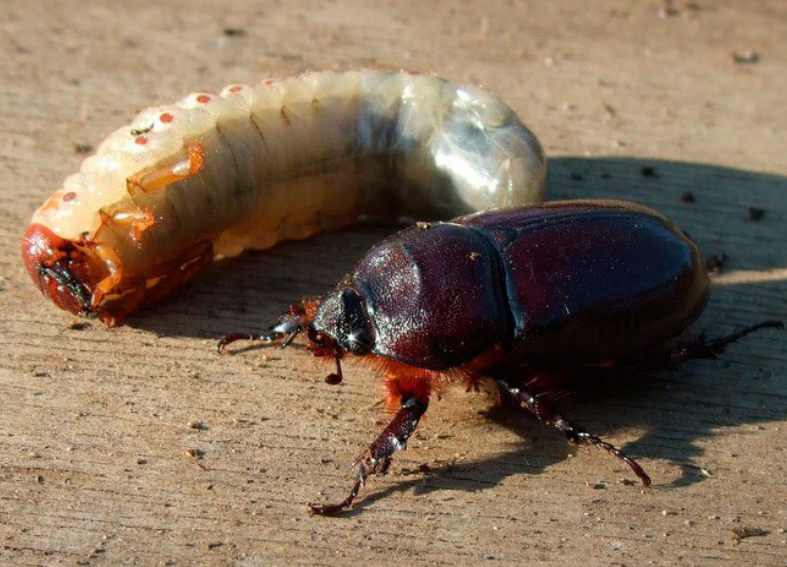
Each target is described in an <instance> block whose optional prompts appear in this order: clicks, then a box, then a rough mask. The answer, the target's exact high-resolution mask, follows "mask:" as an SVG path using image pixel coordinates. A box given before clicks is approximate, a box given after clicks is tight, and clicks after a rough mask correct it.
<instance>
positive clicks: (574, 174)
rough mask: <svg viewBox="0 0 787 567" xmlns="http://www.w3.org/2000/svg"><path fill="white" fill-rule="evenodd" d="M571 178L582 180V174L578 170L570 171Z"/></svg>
mask: <svg viewBox="0 0 787 567" xmlns="http://www.w3.org/2000/svg"><path fill="white" fill-rule="evenodd" d="M571 180H572V181H582V174H581V173H579V172H578V171H572V172H571Z"/></svg>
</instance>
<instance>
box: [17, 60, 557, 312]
mask: <svg viewBox="0 0 787 567" xmlns="http://www.w3.org/2000/svg"><path fill="white" fill-rule="evenodd" d="M545 175H546V160H545V158H544V154H543V151H542V149H541V146H540V145H539V143H538V141H537V139H536V138H535V136H534V135H533V134H532V133H531V132H530V131H529V130H528V129H527V128H526V127H525V126H524V125H523V124H522V123H521V122H520V121H519V119H518V118H517V117H516V115H515V114H514V113H513V112H512V111H511V109H510V108H508V107H507V106H506V105H505V104H504V103H502V102H501V101H500V100H498V99H496V98H495V97H493V96H492V95H490V94H489V93H487V92H485V91H483V90H481V89H479V88H476V87H473V86H469V85H460V84H457V83H452V82H449V81H446V80H443V79H440V78H436V77H430V76H425V75H413V74H407V73H390V72H382V71H350V72H344V73H334V72H324V73H309V74H305V75H301V76H298V77H292V78H289V79H284V80H274V79H268V80H265V81H262V82H261V83H259V84H258V85H256V86H253V87H252V86H247V85H231V86H229V87H227V88H225V89H224V90H223V91H222V92H221V93H220V94H218V95H217V94H211V93H194V94H191V95H189V96H187V97H186V98H184V99H183V100H181V101H180V102H178V103H176V104H174V105H171V106H159V107H152V108H149V109H147V110H145V111H143V112H141V113H140V114H139V115H138V116H137V117H136V118H135V119H134V120H133V122H132V123H131V125H129V126H127V127H124V128H121V129H119V130H117V131H116V132H114V133H113V134H112V135H110V136H109V137H108V138H107V139H106V140H105V141H104V142H103V143H102V144H101V145H100V146H99V148H98V150H97V152H96V154H95V155H93V156H91V157H89V158H88V159H86V160H85V161H84V162H83V164H82V167H81V168H80V171H79V173H77V174H75V175H72V176H71V177H69V178H68V179H66V181H65V183H64V185H63V188H62V189H60V190H59V191H57V192H56V193H54V194H53V195H52V196H51V197H50V198H49V199H48V200H47V201H46V202H45V203H44V205H43V206H42V207H41V208H39V209H38V211H36V213H35V214H34V215H33V220H32V224H31V226H30V228H29V229H28V231H27V233H26V234H25V238H24V240H23V246H22V251H23V256H24V259H25V263H26V266H27V269H28V271H29V272H30V274H31V276H32V277H33V280H34V281H35V282H36V284H37V285H38V286H39V288H40V289H41V290H42V292H43V293H44V295H46V296H48V297H50V298H51V299H52V300H53V301H54V302H55V303H56V304H57V305H58V306H60V307H61V308H64V309H67V310H69V311H72V312H75V313H81V314H95V315H97V316H98V317H100V318H101V319H102V320H104V321H105V322H107V323H108V324H110V325H112V324H115V323H117V322H118V321H119V320H120V319H122V318H123V317H124V316H125V315H127V314H128V313H130V312H132V311H134V310H135V309H136V308H137V307H138V306H140V305H141V304H143V303H146V302H149V301H151V300H154V299H157V298H159V297H161V296H163V295H165V294H166V293H168V292H169V291H171V290H172V289H174V288H175V287H177V286H178V285H180V284H181V283H183V282H184V281H185V280H187V279H189V278H190V277H192V276H193V275H194V274H195V273H197V272H198V271H199V270H200V269H201V268H202V267H204V266H205V265H207V264H209V263H210V262H211V261H212V259H214V258H216V257H227V256H235V255H237V254H239V253H240V252H242V251H243V250H245V249H264V248H268V247H270V246H273V245H274V244H276V242H278V241H280V240H282V239H288V238H305V237H307V236H309V235H311V234H313V233H315V232H317V231H320V230H326V229H335V228H339V227H342V226H345V225H347V224H350V223H352V222H354V221H356V220H357V219H358V218H359V217H361V216H372V217H394V218H396V217H402V216H406V217H410V218H418V219H440V218H451V217H453V216H456V215H459V214H464V213H469V212H475V211H480V210H487V209H496V208H500V207H505V206H513V205H521V204H526V203H532V202H536V201H539V200H541V198H542V197H543V190H544V179H545Z"/></svg>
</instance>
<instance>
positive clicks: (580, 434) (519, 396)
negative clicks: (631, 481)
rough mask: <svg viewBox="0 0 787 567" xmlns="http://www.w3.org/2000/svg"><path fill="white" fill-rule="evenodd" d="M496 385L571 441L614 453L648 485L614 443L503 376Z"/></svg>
mask: <svg viewBox="0 0 787 567" xmlns="http://www.w3.org/2000/svg"><path fill="white" fill-rule="evenodd" d="M495 382H497V385H498V387H499V388H500V390H501V391H502V392H504V393H505V394H507V395H508V396H510V397H511V398H512V399H513V400H514V401H515V402H516V403H517V405H519V406H520V407H522V408H523V409H526V410H528V411H529V412H530V413H532V414H533V415H534V416H536V418H538V420H539V421H540V422H541V423H544V424H546V425H554V426H555V427H556V428H557V429H558V431H560V432H561V433H562V434H563V435H565V436H566V439H568V440H569V441H570V442H571V443H575V444H579V443H589V444H591V445H595V446H596V447H598V448H599V449H604V450H605V451H607V452H608V453H611V454H613V455H615V456H616V457H617V458H618V459H620V460H622V461H623V462H625V463H626V464H627V465H628V466H629V467H630V468H631V470H632V471H634V474H636V475H637V476H638V477H639V479H640V480H641V481H642V484H643V486H650V477H649V476H648V474H647V473H646V472H645V471H644V469H643V468H642V467H641V466H640V465H639V463H637V462H636V461H635V460H634V459H632V458H631V457H629V456H628V455H626V454H625V453H624V452H623V451H621V450H620V449H618V448H617V447H615V446H614V445H612V444H610V443H607V442H606V441H603V440H602V439H601V438H600V437H598V436H597V435H593V434H591V433H588V432H587V431H585V429H584V428H583V427H580V426H578V425H575V424H573V423H571V421H569V420H568V419H566V418H565V417H563V416H562V415H560V414H559V413H558V412H557V411H555V410H554V409H553V408H552V406H551V405H550V404H549V403H548V402H547V401H546V400H544V399H543V398H539V397H538V396H536V395H533V394H531V393H530V392H528V391H527V390H525V389H523V388H520V387H518V386H513V385H512V384H511V383H510V382H509V381H508V380H506V379H504V378H496V379H495Z"/></svg>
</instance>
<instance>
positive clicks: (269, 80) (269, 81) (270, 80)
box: [265, 79, 276, 86]
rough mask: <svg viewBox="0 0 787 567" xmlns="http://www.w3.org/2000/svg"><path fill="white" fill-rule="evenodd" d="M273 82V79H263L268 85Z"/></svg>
mask: <svg viewBox="0 0 787 567" xmlns="http://www.w3.org/2000/svg"><path fill="white" fill-rule="evenodd" d="M275 82H276V81H274V80H273V79H268V80H266V81H265V84H266V85H268V86H271V85H272V84H273V83H275Z"/></svg>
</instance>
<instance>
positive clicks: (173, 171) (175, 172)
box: [126, 142, 205, 195]
mask: <svg viewBox="0 0 787 567" xmlns="http://www.w3.org/2000/svg"><path fill="white" fill-rule="evenodd" d="M204 166H205V149H204V148H203V146H202V144H201V143H200V142H192V143H191V144H189V145H188V147H186V149H185V156H177V157H175V158H173V159H170V160H166V161H164V162H161V163H158V164H156V165H155V166H153V167H148V168H146V169H143V170H142V171H140V172H138V173H136V174H134V175H132V176H131V177H129V178H128V179H127V180H126V186H127V189H128V192H129V193H130V194H131V195H133V194H134V192H135V191H136V190H141V191H144V192H145V193H150V192H151V191H156V190H157V189H162V188H163V187H166V186H167V185H171V184H172V183H175V182H176V181H181V180H183V179H188V178H189V177H191V176H193V175H196V174H197V173H199V172H200V171H201V170H202V168H203V167H204Z"/></svg>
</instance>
